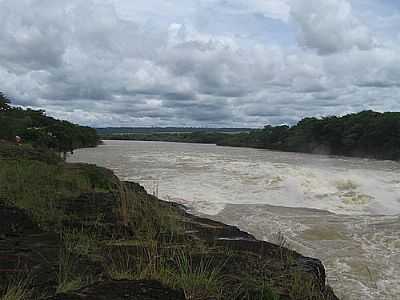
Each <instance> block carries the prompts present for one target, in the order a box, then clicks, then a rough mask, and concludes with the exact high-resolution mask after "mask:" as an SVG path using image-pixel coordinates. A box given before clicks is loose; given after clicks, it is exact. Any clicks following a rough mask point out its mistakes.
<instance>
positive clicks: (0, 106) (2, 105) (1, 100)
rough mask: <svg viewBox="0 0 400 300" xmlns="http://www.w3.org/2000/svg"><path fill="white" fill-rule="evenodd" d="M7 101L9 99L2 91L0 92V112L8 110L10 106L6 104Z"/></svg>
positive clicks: (8, 101)
mask: <svg viewBox="0 0 400 300" xmlns="http://www.w3.org/2000/svg"><path fill="white" fill-rule="evenodd" d="M9 103H10V100H9V99H8V98H7V96H6V95H5V94H4V93H2V92H0V112H1V111H6V110H9V109H10V108H11V107H10V106H9V105H8V104H9Z"/></svg>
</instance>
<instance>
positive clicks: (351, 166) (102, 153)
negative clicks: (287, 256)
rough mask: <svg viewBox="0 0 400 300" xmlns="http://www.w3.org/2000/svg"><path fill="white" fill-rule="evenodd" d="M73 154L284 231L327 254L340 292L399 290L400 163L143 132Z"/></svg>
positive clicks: (294, 241)
mask: <svg viewBox="0 0 400 300" xmlns="http://www.w3.org/2000/svg"><path fill="white" fill-rule="evenodd" d="M68 160H69V161H71V162H86V163H95V164H97V165H100V166H104V167H107V168H110V169H112V170H114V172H115V174H116V175H118V177H119V178H120V179H122V180H130V181H136V182H139V183H140V184H142V185H143V186H144V187H145V188H146V190H147V191H148V192H149V193H152V194H155V195H157V196H158V197H159V198H161V199H164V200H170V201H175V202H179V203H182V204H185V205H186V206H187V207H189V208H190V209H191V211H192V212H193V213H195V214H201V215H205V216H206V217H209V218H212V219H216V220H220V221H223V222H225V223H227V224H231V225H236V226H238V227H239V228H241V229H243V230H245V231H247V232H249V233H251V234H253V235H255V236H256V237H257V238H259V239H264V240H268V241H272V242H274V239H276V237H277V236H280V239H282V236H284V237H285V239H286V240H287V244H288V247H289V248H292V249H294V250H296V251H299V252H300V253H302V254H303V255H306V256H312V257H316V258H319V259H320V260H321V261H322V262H323V263H324V265H325V267H326V270H327V278H328V283H329V284H330V285H331V286H332V287H333V289H334V290H335V293H336V294H337V295H338V296H339V297H340V298H341V299H351V300H353V299H357V300H358V299H362V300H364V299H374V300H375V299H400V164H399V163H396V162H391V161H375V160H367V159H357V158H343V157H328V156H319V155H308V154H299V153H284V152H273V151H267V150H259V149H249V148H231V147H218V146H215V145H203V144H183V143H163V142H137V141H105V142H104V144H103V145H101V146H99V147H97V148H90V149H80V150H77V151H76V152H75V154H74V155H72V156H70V157H69V158H68ZM278 233H279V234H278Z"/></svg>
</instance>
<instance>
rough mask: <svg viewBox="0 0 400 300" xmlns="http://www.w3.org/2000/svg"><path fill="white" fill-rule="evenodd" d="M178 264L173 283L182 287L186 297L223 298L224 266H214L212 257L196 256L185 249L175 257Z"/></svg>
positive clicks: (198, 298)
mask: <svg viewBox="0 0 400 300" xmlns="http://www.w3.org/2000/svg"><path fill="white" fill-rule="evenodd" d="M174 262H175V265H176V269H175V271H174V272H173V273H172V279H171V281H172V285H173V286H174V287H176V288H181V289H182V290H183V291H184V293H185V296H186V299H196V300H206V299H211V298H212V299H221V298H222V293H223V280H222V274H221V267H222V266H214V262H213V260H212V259H205V258H204V257H202V258H200V261H198V262H196V263H195V262H194V258H193V257H192V256H191V255H190V254H188V253H185V252H184V251H178V253H177V254H176V255H175V257H174Z"/></svg>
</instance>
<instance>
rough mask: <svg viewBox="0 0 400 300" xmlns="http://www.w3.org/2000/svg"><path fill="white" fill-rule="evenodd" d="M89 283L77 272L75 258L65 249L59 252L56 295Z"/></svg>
mask: <svg viewBox="0 0 400 300" xmlns="http://www.w3.org/2000/svg"><path fill="white" fill-rule="evenodd" d="M89 282H90V280H89V278H88V277H85V276H83V275H81V274H80V273H79V272H78V271H77V262H76V256H74V255H73V254H72V253H71V252H69V251H68V250H66V249H61V250H60V255H59V264H58V270H57V293H66V292H69V291H73V290H77V289H79V288H81V287H83V286H84V285H86V284H88V283H89Z"/></svg>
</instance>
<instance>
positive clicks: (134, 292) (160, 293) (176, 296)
mask: <svg viewBox="0 0 400 300" xmlns="http://www.w3.org/2000/svg"><path fill="white" fill-rule="evenodd" d="M47 300H185V295H184V294H183V292H182V291H180V290H173V289H170V288H167V287H165V286H163V285H162V284H161V283H159V282H158V281H150V280H142V281H127V280H123V281H105V282H97V283H95V284H92V285H90V286H87V287H85V288H83V289H80V290H77V291H75V292H71V293H67V294H59V295H56V296H54V297H51V298H48V299H47Z"/></svg>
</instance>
